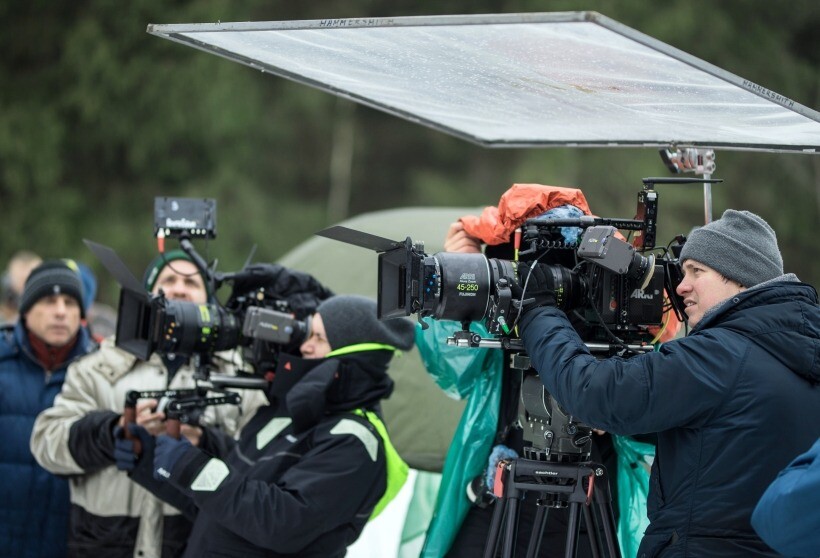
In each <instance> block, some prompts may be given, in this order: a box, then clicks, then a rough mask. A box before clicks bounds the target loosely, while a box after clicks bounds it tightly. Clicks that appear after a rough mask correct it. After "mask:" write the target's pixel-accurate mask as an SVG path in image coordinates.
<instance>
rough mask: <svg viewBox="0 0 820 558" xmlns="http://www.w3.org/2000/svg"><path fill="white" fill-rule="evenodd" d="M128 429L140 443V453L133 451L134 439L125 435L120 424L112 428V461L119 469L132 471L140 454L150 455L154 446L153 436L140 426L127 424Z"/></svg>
mask: <svg viewBox="0 0 820 558" xmlns="http://www.w3.org/2000/svg"><path fill="white" fill-rule="evenodd" d="M128 430H129V431H130V432H131V434H133V435H134V436H136V437H137V438H138V439H139V441H140V442H141V443H142V453H141V454H140V455H137V454H136V453H135V452H134V440H129V439H128V438H126V437H125V432H124V431H123V428H122V427H121V426H117V427H115V428H114V462H115V463H116V465H117V469H119V470H120V471H129V472H130V471H133V470H134V467H136V466H137V461H139V459H140V457H141V456H142V455H146V454H147V455H149V456H150V455H151V452H152V450H153V448H154V437H153V436H151V434H150V433H149V432H148V431H147V430H146V429H144V428H143V427H142V426H138V425H136V424H133V423H132V424H129V425H128Z"/></svg>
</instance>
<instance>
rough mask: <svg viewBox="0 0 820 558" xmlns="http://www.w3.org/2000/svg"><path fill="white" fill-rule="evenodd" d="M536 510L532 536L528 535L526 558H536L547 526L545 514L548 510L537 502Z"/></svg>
mask: <svg viewBox="0 0 820 558" xmlns="http://www.w3.org/2000/svg"><path fill="white" fill-rule="evenodd" d="M537 505H538V509H537V510H536V511H535V519H534V520H533V524H532V534H531V535H530V542H529V545H528V546H527V558H536V556H538V551H539V550H541V539H542V538H543V537H544V529H545V528H546V525H547V514H549V511H550V510H549V508H548V507H547V506H546V505H544V504H543V503H541V502H539V503H538V504H537Z"/></svg>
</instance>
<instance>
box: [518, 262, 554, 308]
mask: <svg viewBox="0 0 820 558" xmlns="http://www.w3.org/2000/svg"><path fill="white" fill-rule="evenodd" d="M547 273H548V272H547V267H546V266H543V265H541V264H535V267H530V264H528V263H525V262H521V263H519V264H518V279H517V281H516V280H514V279H510V291H512V295H513V296H514V297H515V299H516V300H521V299H522V297H523V299H524V302H523V307H522V308H521V314H524V313H525V312H527V311H528V310H531V309H533V308H538V307H539V306H555V305H556V303H557V302H556V298H555V291H553V290H552V280H551V278H550V276H549V275H548V274H547Z"/></svg>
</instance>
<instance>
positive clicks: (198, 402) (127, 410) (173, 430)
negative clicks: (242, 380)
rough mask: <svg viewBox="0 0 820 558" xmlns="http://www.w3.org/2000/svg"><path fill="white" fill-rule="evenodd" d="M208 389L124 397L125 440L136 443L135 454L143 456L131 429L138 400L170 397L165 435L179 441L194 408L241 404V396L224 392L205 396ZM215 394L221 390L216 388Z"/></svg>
mask: <svg viewBox="0 0 820 558" xmlns="http://www.w3.org/2000/svg"><path fill="white" fill-rule="evenodd" d="M207 391H208V389H207V388H203V387H196V388H189V389H163V390H153V391H150V390H149V391H137V390H130V391H129V392H128V393H126V394H125V407H124V409H123V413H122V416H123V421H124V423H125V424H124V428H123V436H124V437H125V439H126V440H131V442H132V443H133V444H134V453H135V454H137V455H140V454H141V453H142V442H140V440H139V438H138V437H136V436H135V435H134V434H132V433H131V429H130V428H129V426H130V425H131V424H136V422H137V401H138V400H140V399H148V398H152V399H162V398H168V399H170V402H169V403H168V404H167V405H166V420H165V432H166V433H167V434H168V435H169V436H171V437H173V438H176V439H179V437H180V434H181V429H182V426H181V425H182V422H185V421H186V420H187V419H188V414H187V413H188V412H189V411H191V410H194V409H203V408H205V407H209V406H211V405H224V404H230V405H239V404H240V403H241V402H242V396H241V395H239V394H238V393H234V392H229V391H223V392H222V393H221V394H220V395H218V396H212V397H206V396H205V394H206V393H207ZM216 391H221V390H219V389H217V390H216Z"/></svg>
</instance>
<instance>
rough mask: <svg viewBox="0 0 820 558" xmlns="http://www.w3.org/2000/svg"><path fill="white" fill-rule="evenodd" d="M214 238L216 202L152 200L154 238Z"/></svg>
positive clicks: (201, 199)
mask: <svg viewBox="0 0 820 558" xmlns="http://www.w3.org/2000/svg"><path fill="white" fill-rule="evenodd" d="M160 233H161V234H162V235H163V236H166V237H180V236H188V237H190V238H216V200H214V199H210V198H154V236H159V235H160Z"/></svg>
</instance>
